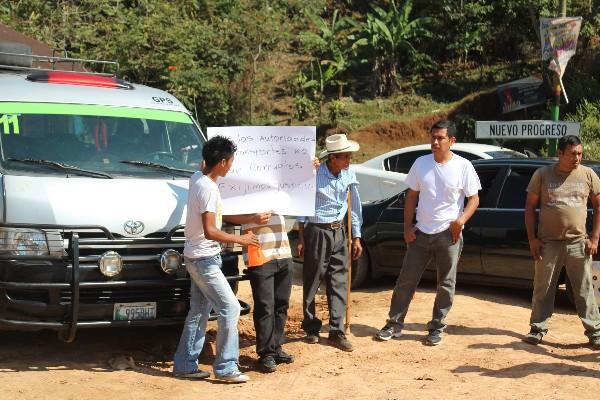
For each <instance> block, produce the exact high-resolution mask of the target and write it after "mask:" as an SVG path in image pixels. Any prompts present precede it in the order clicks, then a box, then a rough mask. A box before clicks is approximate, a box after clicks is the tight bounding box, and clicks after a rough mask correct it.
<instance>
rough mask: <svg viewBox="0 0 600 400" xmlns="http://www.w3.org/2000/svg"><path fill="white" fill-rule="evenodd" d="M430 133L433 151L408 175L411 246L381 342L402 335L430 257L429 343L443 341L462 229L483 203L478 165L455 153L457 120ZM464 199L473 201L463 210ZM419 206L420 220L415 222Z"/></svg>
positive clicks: (407, 223) (407, 228)
mask: <svg viewBox="0 0 600 400" xmlns="http://www.w3.org/2000/svg"><path fill="white" fill-rule="evenodd" d="M430 134H431V151H432V154H428V155H425V156H422V157H419V158H418V159H417V160H416V161H415V162H414V164H413V165H412V167H411V169H410V171H409V173H408V176H407V178H406V183H407V184H408V187H409V189H408V191H407V193H406V200H405V206H404V241H405V242H406V247H407V248H406V254H405V256H404V262H403V264H402V270H401V271H400V276H398V280H397V281H396V287H395V288H394V293H393V294H392V300H391V305H390V312H389V319H388V321H387V323H386V324H385V326H384V327H383V328H382V329H381V330H380V331H379V332H377V334H376V337H377V338H378V339H379V340H390V339H391V338H395V337H400V336H401V335H402V328H403V327H404V318H405V317H406V313H407V311H408V307H409V305H410V302H411V300H412V298H413V295H414V293H415V290H416V288H417V285H418V284H419V281H420V280H421V276H422V275H423V272H424V271H425V267H426V266H427V264H428V263H429V262H430V261H431V262H433V263H434V265H435V267H436V270H437V279H438V281H437V293H436V297H435V302H434V304H433V316H432V318H431V321H429V322H428V324H427V329H428V331H429V334H428V335H427V337H426V338H425V344H428V345H431V346H436V345H438V344H440V343H441V342H442V332H443V331H444V329H446V324H445V323H444V320H445V318H446V315H448V312H449V311H450V308H451V307H452V302H453V300H454V287H455V284H456V268H457V264H458V259H459V257H460V252H461V250H462V243H463V239H462V229H463V226H464V225H465V223H466V222H467V221H468V220H469V218H471V216H472V215H473V213H474V212H475V210H476V209H477V206H478V205H479V196H478V194H477V193H478V191H479V190H481V184H480V183H479V177H478V176H477V173H476V172H475V169H474V168H473V165H472V164H471V163H470V162H469V161H468V160H466V159H464V158H462V157H460V156H459V155H457V154H454V153H452V151H450V148H451V146H452V145H453V144H454V143H456V125H455V124H454V122H452V121H448V120H441V121H438V122H437V123H435V124H434V125H433V127H432V128H431V131H430ZM465 197H466V198H467V199H468V201H467V205H466V206H465V207H464V210H463V205H464V201H465ZM417 200H418V203H419V207H418V208H416V206H417ZM415 209H416V211H417V218H416V219H417V224H416V225H415V226H413V223H412V222H413V217H414V216H415Z"/></svg>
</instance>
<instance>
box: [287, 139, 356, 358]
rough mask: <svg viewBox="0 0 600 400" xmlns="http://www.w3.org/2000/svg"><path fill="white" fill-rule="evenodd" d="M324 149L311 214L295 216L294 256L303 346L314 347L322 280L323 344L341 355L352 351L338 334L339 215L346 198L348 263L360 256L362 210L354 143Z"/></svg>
mask: <svg viewBox="0 0 600 400" xmlns="http://www.w3.org/2000/svg"><path fill="white" fill-rule="evenodd" d="M325 144H326V148H327V150H326V151H324V152H322V153H321V158H323V157H325V156H327V161H326V162H325V163H323V164H321V166H320V167H319V169H318V170H317V176H316V184H317V195H316V201H315V215H314V216H313V217H299V218H298V221H299V229H298V234H299V238H298V253H299V255H300V256H301V257H302V256H303V257H304V266H303V269H302V275H303V303H302V306H303V311H304V320H303V321H302V329H303V330H304V331H305V332H306V341H307V342H308V343H318V342H319V331H320V330H321V325H322V323H321V320H319V319H318V318H317V316H316V314H315V295H316V293H317V290H318V288H319V286H320V284H321V281H322V280H323V278H325V282H326V285H327V304H328V306H329V339H328V341H329V344H331V345H332V346H335V347H337V348H339V349H341V350H344V351H352V350H353V348H352V344H351V343H350V342H349V341H348V339H347V338H346V335H345V334H344V313H345V310H346V302H347V299H348V269H347V259H348V243H347V233H346V230H345V226H344V216H345V215H346V213H347V211H348V201H347V199H348V193H350V197H351V204H352V210H351V213H352V227H351V228H352V238H353V239H352V258H353V259H357V258H358V257H360V255H361V253H362V246H361V244H360V236H361V234H360V226H361V224H362V210H361V205H360V197H359V195H358V181H357V179H356V175H355V174H354V172H353V171H351V170H349V169H348V167H349V166H350V161H351V160H352V153H354V152H355V151H358V149H359V145H358V143H356V142H354V141H352V140H348V138H347V137H346V135H344V134H336V135H331V136H329V137H328V138H327V139H326V140H325Z"/></svg>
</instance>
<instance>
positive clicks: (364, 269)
mask: <svg viewBox="0 0 600 400" xmlns="http://www.w3.org/2000/svg"><path fill="white" fill-rule="evenodd" d="M370 264H371V260H370V258H369V253H368V251H367V248H366V247H365V246H364V244H363V252H362V254H361V255H360V257H359V258H358V260H354V261H352V289H356V288H358V287H360V286H361V285H363V284H364V283H365V281H366V280H367V277H368V276H369V269H370Z"/></svg>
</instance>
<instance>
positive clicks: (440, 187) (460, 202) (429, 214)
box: [406, 153, 481, 234]
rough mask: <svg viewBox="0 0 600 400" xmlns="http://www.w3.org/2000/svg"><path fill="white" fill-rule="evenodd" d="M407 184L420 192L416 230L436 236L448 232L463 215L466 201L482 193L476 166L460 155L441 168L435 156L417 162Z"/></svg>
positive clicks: (426, 156) (408, 176)
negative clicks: (451, 225) (452, 224)
mask: <svg viewBox="0 0 600 400" xmlns="http://www.w3.org/2000/svg"><path fill="white" fill-rule="evenodd" d="M406 183H407V185H408V187H410V188H411V189H412V190H415V191H418V192H419V205H418V208H417V229H419V230H420V231H421V232H424V233H428V234H434V233H440V232H443V231H445V230H446V229H448V228H449V227H450V223H451V222H452V221H455V220H456V219H457V218H458V217H460V215H461V214H462V211H463V207H464V202H465V197H471V196H474V195H476V194H477V192H478V191H479V190H481V184H480V182H479V177H478V176H477V172H475V168H473V164H471V162H470V161H469V160H467V159H465V158H463V157H461V156H459V155H458V154H454V153H453V154H452V158H451V159H450V160H448V161H447V162H445V163H443V164H440V163H438V162H436V161H435V159H434V158H433V154H427V155H425V156H421V157H419V158H417V159H416V160H415V162H414V163H413V165H412V167H411V168H410V171H409V172H408V175H407V177H406Z"/></svg>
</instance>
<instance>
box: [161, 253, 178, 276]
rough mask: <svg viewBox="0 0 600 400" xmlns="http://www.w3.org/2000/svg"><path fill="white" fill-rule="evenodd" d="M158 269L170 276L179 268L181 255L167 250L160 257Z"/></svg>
mask: <svg viewBox="0 0 600 400" xmlns="http://www.w3.org/2000/svg"><path fill="white" fill-rule="evenodd" d="M160 267H161V268H162V270H163V271H164V272H165V273H167V274H169V275H172V274H174V273H175V272H177V271H178V270H179V269H180V268H181V254H179V252H178V251H177V250H173V249H168V250H165V251H164V252H163V253H162V254H161V255H160Z"/></svg>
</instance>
